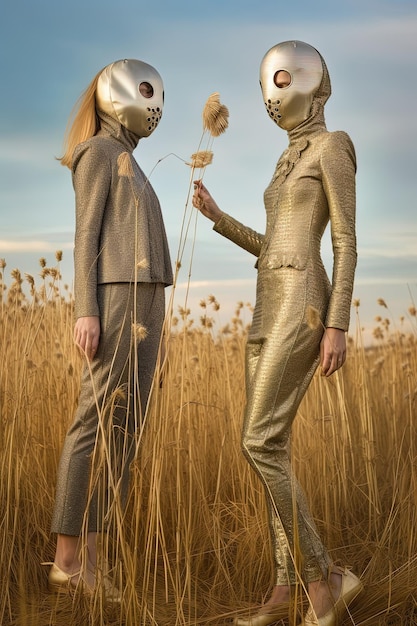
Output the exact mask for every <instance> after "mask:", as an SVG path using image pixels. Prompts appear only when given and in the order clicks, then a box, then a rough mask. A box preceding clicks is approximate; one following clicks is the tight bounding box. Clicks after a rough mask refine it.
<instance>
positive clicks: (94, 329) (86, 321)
mask: <svg viewBox="0 0 417 626" xmlns="http://www.w3.org/2000/svg"><path fill="white" fill-rule="evenodd" d="M99 339H100V318H99V317H98V316H97V315H91V316H89V317H79V318H78V319H77V321H76V323H75V327H74V342H75V343H76V345H77V346H78V347H79V348H81V350H82V351H83V352H84V354H85V355H86V357H87V359H88V360H89V361H91V360H92V359H93V358H94V357H95V354H96V351H97V348H98V342H99Z"/></svg>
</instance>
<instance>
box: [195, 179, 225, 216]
mask: <svg viewBox="0 0 417 626" xmlns="http://www.w3.org/2000/svg"><path fill="white" fill-rule="evenodd" d="M193 206H194V207H195V208H196V209H198V210H199V211H200V213H202V214H203V215H204V216H205V217H208V219H209V220H211V221H212V222H218V221H219V219H220V218H221V216H222V215H223V211H221V210H220V208H219V207H218V205H217V204H216V202H215V201H214V200H213V198H212V197H211V195H210V192H209V191H208V189H207V188H206V187H204V185H203V182H202V181H201V180H195V181H194V195H193Z"/></svg>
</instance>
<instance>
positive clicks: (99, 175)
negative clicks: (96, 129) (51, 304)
mask: <svg viewBox="0 0 417 626" xmlns="http://www.w3.org/2000/svg"><path fill="white" fill-rule="evenodd" d="M72 179H73V186H74V191H75V244H74V298H75V317H76V319H78V318H79V317H84V316H90V315H100V311H99V307H98V302H97V262H98V258H99V255H100V238H101V227H102V222H103V215H104V211H105V208H106V200H107V196H108V193H109V189H110V182H111V166H110V163H109V159H108V156H107V155H106V152H105V150H104V148H103V147H102V146H101V144H100V143H99V142H86V143H84V144H80V145H79V146H77V147H76V149H75V152H74V158H73V166H72Z"/></svg>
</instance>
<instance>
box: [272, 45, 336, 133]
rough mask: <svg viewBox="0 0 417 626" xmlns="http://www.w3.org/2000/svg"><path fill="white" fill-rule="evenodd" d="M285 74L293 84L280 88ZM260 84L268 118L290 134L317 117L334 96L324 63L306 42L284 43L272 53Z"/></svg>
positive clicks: (274, 47)
mask: <svg viewBox="0 0 417 626" xmlns="http://www.w3.org/2000/svg"><path fill="white" fill-rule="evenodd" d="M282 70H283V71H285V72H287V73H288V74H289V77H290V83H289V84H288V85H287V86H284V87H279V86H277V82H278V73H279V72H280V71H282ZM260 83H261V89H262V94H263V98H264V102H265V107H266V110H267V112H268V115H269V116H270V118H271V119H272V120H273V121H274V122H275V123H276V124H278V126H279V127H280V128H283V129H284V130H286V131H290V130H293V129H294V128H296V127H297V126H299V125H300V124H302V123H303V122H305V121H306V120H307V119H308V118H309V117H310V116H312V115H314V114H315V113H316V112H317V111H318V110H319V109H320V108H322V107H323V106H324V104H325V102H326V101H327V99H328V98H329V96H330V94H331V86H330V78H329V74H328V71H327V67H326V64H325V62H324V59H323V58H322V56H321V55H320V54H319V52H318V51H317V50H316V49H315V48H313V47H312V46H310V45H309V44H307V43H304V42H302V41H284V42H282V43H279V44H277V45H276V46H273V47H272V48H271V49H270V50H268V52H267V53H266V54H265V56H264V58H263V59H262V62H261V67H260Z"/></svg>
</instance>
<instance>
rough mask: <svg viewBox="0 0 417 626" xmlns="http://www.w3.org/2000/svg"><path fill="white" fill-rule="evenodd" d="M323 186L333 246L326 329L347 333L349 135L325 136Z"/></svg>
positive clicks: (351, 214) (352, 160) (351, 264)
mask: <svg viewBox="0 0 417 626" xmlns="http://www.w3.org/2000/svg"><path fill="white" fill-rule="evenodd" d="M321 170H322V180H323V187H324V191H325V194H326V197H327V203H328V207H329V215H330V228H331V237H332V247H333V276H332V294H331V297H330V302H329V307H328V311H327V317H326V327H327V328H329V327H333V328H340V329H341V330H345V331H346V330H348V327H349V318H350V308H351V303H352V291H353V281H354V276H355V268H356V260H357V252H356V231H355V213H356V191H355V174H356V156H355V149H354V147H353V144H352V142H351V140H350V138H349V136H348V135H347V134H346V133H344V132H341V131H338V132H333V133H329V135H328V138H327V141H326V144H325V146H324V148H323V152H322V155H321Z"/></svg>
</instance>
